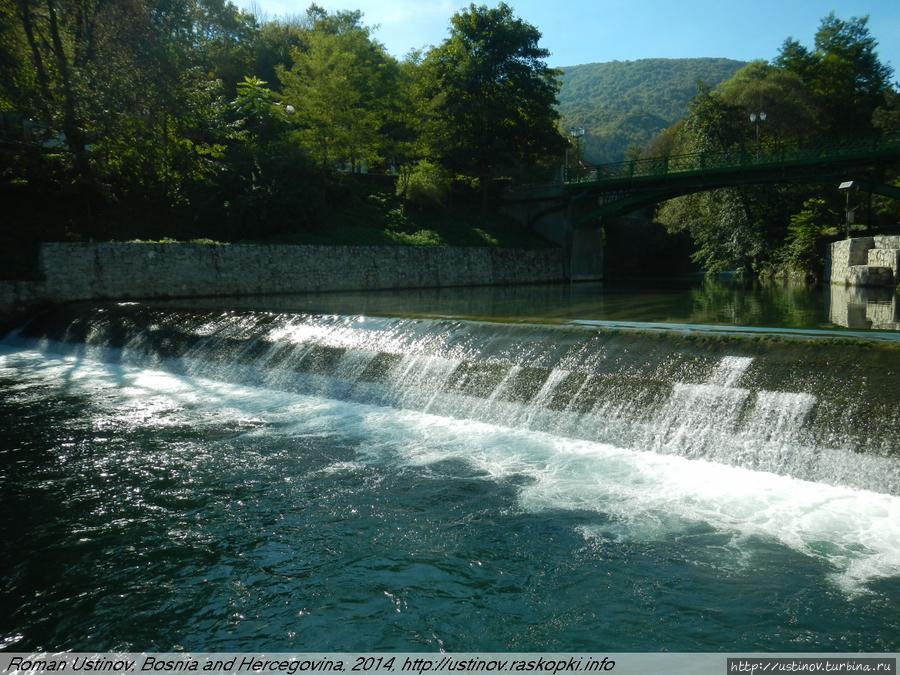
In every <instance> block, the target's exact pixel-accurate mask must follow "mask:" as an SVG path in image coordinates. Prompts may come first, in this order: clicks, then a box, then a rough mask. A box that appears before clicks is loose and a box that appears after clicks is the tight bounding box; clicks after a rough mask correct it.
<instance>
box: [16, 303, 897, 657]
mask: <svg viewBox="0 0 900 675" xmlns="http://www.w3.org/2000/svg"><path fill="white" fill-rule="evenodd" d="M589 288H590V287H576V288H575V289H568V288H565V287H549V288H542V289H536V288H532V289H530V291H527V290H526V289H502V290H501V289H493V290H492V291H491V292H488V291H489V289H469V290H460V291H456V292H449V291H446V292H445V291H441V292H432V293H431V294H429V293H426V292H417V293H406V294H390V293H386V294H372V295H369V296H364V297H363V296H353V295H349V296H348V295H344V294H341V295H331V296H313V297H305V298H268V299H252V300H233V301H232V300H225V301H215V302H212V301H195V302H190V303H185V302H171V303H154V304H140V303H125V304H105V305H104V304H101V305H85V306H79V305H73V306H70V307H64V308H60V309H57V310H54V311H51V312H48V313H45V314H43V315H41V316H38V317H35V319H34V320H32V321H31V322H30V323H29V324H28V325H27V326H24V327H23V328H22V329H21V330H20V331H18V332H16V333H15V334H14V335H12V336H9V337H7V338H6V339H5V340H4V341H3V342H2V343H0V425H2V429H3V430H4V433H3V434H2V436H0V508H2V510H3V513H4V518H3V519H2V521H0V522H2V525H0V528H2V529H0V540H2V541H3V545H2V548H0V552H2V553H0V566H2V576H3V579H4V584H3V587H2V590H0V600H2V603H3V606H4V607H5V608H8V609H7V611H5V612H4V613H3V614H2V615H0V645H2V646H3V648H6V649H9V650H15V651H31V650H56V649H74V650H79V651H88V650H111V649H122V650H133V651H139V650H173V649H181V648H184V649H188V650H194V651H198V650H207V651H216V650H229V651H234V650H252V651H262V650H266V651H272V650H298V651H299V650H308V651H314V650H318V651H331V650H338V651H343V650H357V651H364V650H400V649H402V650H408V651H432V650H433V651H437V650H439V649H446V650H448V651H464V650H470V651H477V650H485V651H491V650H495V651H502V650H521V651H525V650H559V651H578V650H595V651H604V650H609V651H643V650H663V649H665V650H674V651H679V650H680V651H690V650H699V651H726V650H745V651H763V650H781V651H855V650H864V651H886V650H887V651H896V650H898V649H900V462H898V459H900V457H898V454H900V453H898V450H900V388H898V387H897V386H896V383H897V381H898V378H900V350H898V346H897V344H896V342H895V341H893V340H881V341H877V340H872V341H861V340H860V339H858V338H853V339H836V340H821V339H814V340H808V339H805V338H802V337H798V336H787V337H785V336H775V337H774V338H770V339H766V340H760V339H756V338H755V337H754V338H753V339H745V338H742V337H737V336H734V335H709V334H701V335H685V334H684V332H683V331H682V330H680V329H679V330H674V331H669V332H665V331H649V332H647V331H640V330H618V329H610V328H608V327H599V328H598V327H597V326H591V325H571V324H562V325H547V324H544V325H534V324H528V323H517V322H516V319H517V318H518V319H528V318H542V319H544V320H547V319H550V320H555V321H568V320H571V319H587V320H601V321H640V320H645V321H654V322H661V321H673V322H676V323H684V322H687V321H699V322H702V323H709V324H728V323H729V322H728V321H727V319H723V318H722V317H723V316H725V315H723V314H722V312H723V311H724V307H725V305H724V304H722V303H719V304H718V309H714V308H713V307H712V305H710V306H709V309H708V311H709V312H710V313H707V314H704V313H702V312H700V310H698V309H697V307H698V306H699V305H698V301H697V300H696V298H695V299H694V300H691V302H690V303H689V304H690V307H693V308H694V309H693V310H689V309H687V307H688V304H684V305H682V306H681V308H680V309H677V308H676V305H675V304H674V303H672V302H669V303H668V304H666V303H664V302H663V300H661V299H660V300H659V302H658V303H657V301H656V300H655V299H658V298H662V297H663V296H665V295H666V294H667V292H666V291H659V292H655V293H652V294H651V293H648V294H646V295H645V297H646V299H647V303H646V304H645V305H641V306H636V305H635V301H634V298H635V297H637V296H633V295H632V296H630V299H626V297H624V296H622V297H620V296H619V295H617V292H615V291H612V292H609V293H605V294H603V296H602V297H601V298H598V297H597V296H596V295H595V296H594V297H593V299H592V300H591V298H589V297H587V290H586V289H589ZM693 290H694V291H698V289H696V288H695V289H693ZM700 290H701V291H702V289H700ZM672 292H673V293H684V292H687V293H690V292H691V289H674V290H673V291H672ZM702 292H706V293H709V292H711V291H710V289H709V288H708V287H707V288H706V290H705V291H702ZM669 297H670V299H671V297H672V296H671V293H670V294H669ZM688 297H690V296H688ZM732 297H733V296H732ZM805 297H807V298H808V300H809V302H807V301H806V300H804V301H802V302H801V301H799V300H798V301H797V302H795V303H794V305H793V306H792V309H791V310H790V311H789V312H787V314H784V311H783V310H779V311H782V315H784V316H788V315H789V316H792V317H795V319H796V317H803V318H799V319H796V323H794V321H795V319H790V320H787V319H785V320H783V321H781V322H777V321H769V323H770V324H777V325H780V326H782V327H794V328H820V329H821V328H828V326H829V325H832V324H833V323H834V322H831V321H829V320H827V319H823V316H825V315H823V313H822V312H823V309H822V307H823V303H824V306H825V307H826V308H828V307H831V306H833V305H834V303H833V302H832V301H830V300H828V299H827V298H823V297H821V296H820V297H819V298H818V299H815V298H814V297H813V296H805ZM415 298H418V300H415ZM454 298H455V300H454ZM529 298H530V299H529ZM554 298H555V299H554ZM566 298H568V299H566ZM890 299H891V298H888V300H890ZM857 300H858V298H857ZM437 301H440V304H439V306H437V310H441V311H437V310H436V309H435V307H436V306H435V304H434V303H435V302H437ZM589 301H591V302H593V305H591V304H590V302H589ZM416 302H418V303H419V304H416ZM746 302H750V300H747V301H746ZM754 302H755V301H754ZM323 303H330V305H329V306H325V304H323ZM454 303H456V304H454ZM654 303H657V304H654ZM879 303H880V304H884V303H883V302H882V301H881V300H879V301H878V302H877V303H876V304H879ZM629 304H631V305H632V306H631V307H630V308H629ZM751 304H752V303H751ZM849 304H855V305H856V306H857V307H858V306H859V304H860V303H859V302H856V303H849ZM865 304H866V303H865V302H863V303H862V306H863V310H862V312H860V310H859V309H856V310H853V311H851V312H850V313H849V315H852V316H854V317H855V319H860V317H865V316H866V312H865ZM391 305H393V308H392V307H391ZM663 305H666V306H667V307H668V308H669V309H668V310H667V311H666V312H663V310H662V307H663ZM402 306H405V307H406V308H407V311H406V316H393V317H391V316H381V317H379V316H378V315H395V314H402V312H401V311H400V310H401V307H402ZM590 306H593V307H594V309H593V310H591V309H589V307H590ZM755 306H757V307H760V306H761V305H759V304H757V305H755ZM354 307H355V310H354V309H353V308H354ZM513 307H515V308H517V309H516V311H512V308H513ZM598 307H600V308H601V309H598ZM747 307H749V305H747V306H746V307H745V309H744V310H740V311H746V312H749V313H745V314H740V312H738V313H736V314H734V316H735V317H738V316H740V317H753V316H757V317H760V318H759V320H758V321H757V320H747V321H744V323H747V324H751V325H760V323H766V321H764V320H763V318H762V317H764V316H765V317H769V316H772V314H771V311H772V310H771V309H759V310H749V309H747ZM488 310H489V311H488ZM698 312H699V313H698ZM754 312H756V313H755V314H754ZM816 312H818V314H817V313H816ZM441 314H444V315H456V316H455V317H454V318H435V317H437V316H439V315H441ZM532 314H539V315H540V316H539V317H532ZM491 315H493V316H495V317H497V318H502V319H504V320H505V321H507V323H485V322H481V321H467V320H461V319H460V318H457V317H458V316H469V317H482V318H484V317H488V316H491ZM870 315H872V316H875V314H874V313H873V312H872V311H871V310H870ZM426 316H427V317H430V318H424V317H426ZM878 316H881V315H878ZM510 319H512V320H513V322H512V323H509V321H510ZM740 320H741V321H743V318H741V319H740ZM854 328H855V329H858V332H864V331H866V330H871V328H872V326H871V325H870V326H854ZM884 330H886V329H883V328H882V331H884ZM873 335H880V333H873Z"/></svg>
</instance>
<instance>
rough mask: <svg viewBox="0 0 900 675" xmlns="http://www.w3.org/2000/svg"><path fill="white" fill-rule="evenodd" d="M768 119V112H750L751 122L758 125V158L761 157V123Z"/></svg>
mask: <svg viewBox="0 0 900 675" xmlns="http://www.w3.org/2000/svg"><path fill="white" fill-rule="evenodd" d="M765 121H766V113H764V112H762V111H760V112H752V113H750V124H753V125H755V126H756V159H759V123H760V122H765Z"/></svg>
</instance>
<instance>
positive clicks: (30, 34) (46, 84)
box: [18, 0, 53, 129]
mask: <svg viewBox="0 0 900 675" xmlns="http://www.w3.org/2000/svg"><path fill="white" fill-rule="evenodd" d="M28 2H29V0H19V2H18V5H19V17H20V18H21V19H22V29H23V30H24V31H25V39H26V40H27V41H28V47H29V48H30V49H31V59H32V61H33V62H34V69H35V71H36V72H37V79H38V86H39V87H40V90H41V99H42V100H41V113H42V115H43V117H44V124H45V125H46V126H47V128H48V129H49V128H50V127H51V126H53V117H52V116H51V114H50V104H51V101H52V98H51V96H50V80H49V78H48V77H47V69H46V68H45V67H44V59H43V58H42V57H41V52H40V49H38V45H37V40H35V37H34V22H33V21H32V18H31V9H30V8H29V7H28Z"/></svg>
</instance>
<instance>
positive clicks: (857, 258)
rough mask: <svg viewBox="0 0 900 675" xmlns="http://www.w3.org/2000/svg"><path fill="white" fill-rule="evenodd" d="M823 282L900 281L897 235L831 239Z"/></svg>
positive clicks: (873, 283) (887, 283)
mask: <svg viewBox="0 0 900 675" xmlns="http://www.w3.org/2000/svg"><path fill="white" fill-rule="evenodd" d="M825 281H829V282H831V283H832V284H838V285H843V286H891V285H896V284H900V236H883V235H879V236H875V237H856V238H855V239H843V240H841V241H836V242H834V243H833V244H832V245H831V248H830V250H829V255H828V259H827V260H826V263H825Z"/></svg>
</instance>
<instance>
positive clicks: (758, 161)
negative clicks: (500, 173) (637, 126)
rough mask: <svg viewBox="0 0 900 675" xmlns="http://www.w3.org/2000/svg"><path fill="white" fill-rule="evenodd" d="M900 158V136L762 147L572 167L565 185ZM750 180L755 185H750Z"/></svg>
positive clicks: (606, 185)
mask: <svg viewBox="0 0 900 675" xmlns="http://www.w3.org/2000/svg"><path fill="white" fill-rule="evenodd" d="M891 159H900V134H894V135H891V136H885V137H880V138H871V139H865V140H862V141H859V140H858V141H854V142H850V143H840V144H838V143H835V144H829V145H820V146H817V147H813V148H809V147H800V146H794V145H788V144H784V143H768V144H763V145H761V146H760V147H759V148H752V149H749V150H748V149H747V148H742V149H736V150H732V151H726V152H699V153H691V154H682V155H669V156H666V157H651V158H644V159H637V160H632V161H627V162H616V163H613V164H601V165H598V166H595V167H590V168H578V169H574V170H573V169H568V170H567V171H566V180H565V185H566V187H567V188H570V189H580V190H584V189H594V190H604V189H607V190H615V189H624V188H629V187H639V186H640V187H650V186H654V185H660V186H661V185H664V184H666V183H668V182H672V181H673V179H677V180H679V181H680V180H683V179H690V178H704V177H708V178H711V179H721V178H723V177H726V176H736V175H746V176H748V178H749V177H751V176H759V175H761V174H783V173H784V172H785V171H788V170H790V171H791V172H797V171H798V170H799V171H802V170H804V169H809V170H814V169H816V168H817V167H822V166H831V167H840V166H846V165H858V164H860V163H863V162H876V161H879V160H891ZM748 182H750V181H748Z"/></svg>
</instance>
